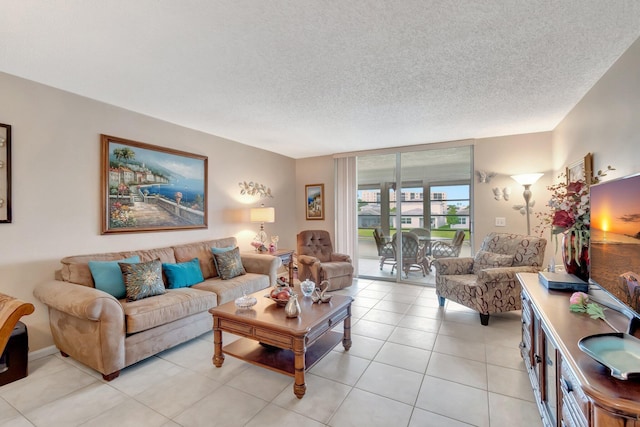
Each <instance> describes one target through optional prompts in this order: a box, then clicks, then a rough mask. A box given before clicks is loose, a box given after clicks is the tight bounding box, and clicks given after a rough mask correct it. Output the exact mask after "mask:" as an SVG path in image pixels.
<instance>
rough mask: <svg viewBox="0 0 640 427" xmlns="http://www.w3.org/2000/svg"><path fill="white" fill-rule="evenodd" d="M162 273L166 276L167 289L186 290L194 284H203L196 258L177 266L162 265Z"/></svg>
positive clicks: (198, 262)
mask: <svg viewBox="0 0 640 427" xmlns="http://www.w3.org/2000/svg"><path fill="white" fill-rule="evenodd" d="M162 271H164V274H165V276H167V282H168V283H167V287H168V288H169V289H176V288H187V287H189V286H192V285H195V284H196V283H200V282H204V277H203V276H202V270H201V269H200V261H198V258H194V259H192V260H191V261H188V262H180V263H177V264H168V263H162Z"/></svg>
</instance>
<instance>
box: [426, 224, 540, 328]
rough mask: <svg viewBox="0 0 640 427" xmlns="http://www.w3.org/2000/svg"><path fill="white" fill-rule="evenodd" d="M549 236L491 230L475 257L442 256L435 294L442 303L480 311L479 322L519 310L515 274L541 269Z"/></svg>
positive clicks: (518, 286)
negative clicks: (495, 314)
mask: <svg viewBox="0 0 640 427" xmlns="http://www.w3.org/2000/svg"><path fill="white" fill-rule="evenodd" d="M546 246H547V241H546V239H543V238H540V237H535V236H522V235H519V234H509V233H490V234H488V235H487V237H485V239H484V241H483V242H482V245H481V246H480V250H479V251H478V252H477V253H476V255H475V257H474V258H470V257H463V258H440V259H436V260H434V261H433V264H434V265H435V267H436V293H437V294H438V299H439V302H440V306H444V303H445V299H450V300H451V301H455V302H457V303H459V304H462V305H465V306H467V307H469V308H472V309H474V310H476V311H478V312H479V313H480V323H481V324H483V325H485V326H486V325H488V324H489V315H490V314H491V313H499V312H505V311H511V310H519V309H520V308H521V307H522V305H521V302H520V291H521V287H520V282H518V279H517V278H516V273H520V272H528V273H535V272H538V271H540V270H541V269H542V265H543V263H544V251H545V248H546Z"/></svg>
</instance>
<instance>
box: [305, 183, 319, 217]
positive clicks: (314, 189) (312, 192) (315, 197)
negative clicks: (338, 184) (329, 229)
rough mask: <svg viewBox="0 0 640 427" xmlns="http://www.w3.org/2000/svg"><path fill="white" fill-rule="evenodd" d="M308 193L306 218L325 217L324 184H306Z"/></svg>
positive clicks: (306, 192) (306, 193)
mask: <svg viewBox="0 0 640 427" xmlns="http://www.w3.org/2000/svg"><path fill="white" fill-rule="evenodd" d="M304 189H305V192H304V194H305V195H306V197H305V200H306V206H305V212H306V218H307V219H308V220H323V219H324V184H309V185H305V186H304Z"/></svg>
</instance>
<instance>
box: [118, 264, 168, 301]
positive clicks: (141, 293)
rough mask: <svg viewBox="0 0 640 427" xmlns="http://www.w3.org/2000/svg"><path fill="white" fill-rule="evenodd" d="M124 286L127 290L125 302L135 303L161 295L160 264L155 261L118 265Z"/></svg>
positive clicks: (162, 285) (163, 291)
mask: <svg viewBox="0 0 640 427" xmlns="http://www.w3.org/2000/svg"><path fill="white" fill-rule="evenodd" d="M119 265H120V270H121V271H122V277H123V278H124V286H125V288H126V290H127V301H137V300H140V299H143V298H147V297H152V296H154V295H162V294H164V293H165V292H166V291H165V290H164V282H163V281H162V263H161V262H160V260H158V259H156V260H153V261H149V262H141V263H139V264H126V263H124V262H121V263H119Z"/></svg>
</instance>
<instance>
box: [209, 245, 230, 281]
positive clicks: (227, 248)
mask: <svg viewBox="0 0 640 427" xmlns="http://www.w3.org/2000/svg"><path fill="white" fill-rule="evenodd" d="M234 248H235V246H225V247H223V248H216V247H213V248H211V253H212V254H213V265H214V266H215V267H216V271H219V268H218V261H216V254H221V253H224V252H228V251H231V250H233V249H234ZM218 275H220V273H218Z"/></svg>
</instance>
